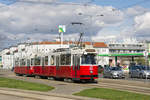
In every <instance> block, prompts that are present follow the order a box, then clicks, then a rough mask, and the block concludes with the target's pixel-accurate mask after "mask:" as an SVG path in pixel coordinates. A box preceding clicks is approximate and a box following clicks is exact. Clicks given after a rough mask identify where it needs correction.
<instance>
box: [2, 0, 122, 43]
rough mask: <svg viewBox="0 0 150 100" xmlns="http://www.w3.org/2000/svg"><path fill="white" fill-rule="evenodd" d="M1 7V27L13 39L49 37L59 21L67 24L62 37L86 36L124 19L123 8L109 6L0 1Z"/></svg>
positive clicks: (53, 33) (53, 34)
mask: <svg viewBox="0 0 150 100" xmlns="http://www.w3.org/2000/svg"><path fill="white" fill-rule="evenodd" d="M30 1H39V0H30ZM40 1H41V2H47V1H46V0H45V1H44V0H40ZM50 1H53V0H50ZM50 1H49V2H50ZM0 7H2V9H0V22H1V23H0V27H1V30H2V31H3V33H5V34H7V35H6V37H7V39H9V40H12V41H14V39H15V40H18V41H20V40H21V39H22V40H24V39H27V38H28V37H30V38H31V39H32V38H33V40H34V39H37V40H40V39H41V40H46V39H47V40H50V38H53V37H56V36H57V35H58V26H59V25H62V24H64V25H66V30H67V32H66V33H65V34H66V37H65V38H67V36H70V35H72V34H74V36H76V35H78V33H80V32H84V33H85V36H86V37H89V36H91V35H90V34H92V35H93V36H95V35H96V34H97V33H98V32H99V31H100V30H101V29H103V28H104V27H107V26H114V25H117V24H119V23H121V22H122V21H123V19H124V14H123V12H121V11H119V10H116V11H112V9H114V8H113V7H111V6H107V7H102V6H97V5H89V6H82V5H64V4H63V5H55V4H52V5H51V4H45V3H44V4H43V3H23V2H17V3H15V4H12V5H9V6H8V5H3V4H0ZM116 13H117V14H116ZM72 22H81V23H83V25H73V24H71V23H72ZM75 34H76V35H75ZM76 38H77V37H76Z"/></svg>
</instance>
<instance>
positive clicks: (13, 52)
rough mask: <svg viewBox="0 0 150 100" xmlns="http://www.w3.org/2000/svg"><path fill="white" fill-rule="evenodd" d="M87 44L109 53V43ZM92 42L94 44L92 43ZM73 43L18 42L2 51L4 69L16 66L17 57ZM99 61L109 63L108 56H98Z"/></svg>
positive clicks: (99, 62)
mask: <svg viewBox="0 0 150 100" xmlns="http://www.w3.org/2000/svg"><path fill="white" fill-rule="evenodd" d="M83 44H85V46H88V47H90V46H91V47H94V48H95V49H96V51H97V53H98V54H106V53H107V54H108V53H109V49H108V47H107V45H106V44H105V43H103V42H94V43H90V42H84V43H83ZM91 44H92V45H91ZM71 45H76V43H73V42H63V45H61V43H60V42H36V43H22V44H18V45H17V46H16V47H10V48H8V49H4V50H2V51H1V57H2V66H3V68H4V69H11V68H13V66H14V62H15V59H17V58H25V57H26V58H28V57H31V56H35V55H45V54H48V53H49V52H51V51H52V50H56V49H58V48H69V47H70V46H71ZM97 63H98V64H99V65H102V66H103V65H108V63H109V58H108V57H99V56H97Z"/></svg>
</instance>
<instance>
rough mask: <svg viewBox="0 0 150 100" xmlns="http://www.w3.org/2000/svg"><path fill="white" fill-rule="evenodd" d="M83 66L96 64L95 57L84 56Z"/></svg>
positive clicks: (90, 55)
mask: <svg viewBox="0 0 150 100" xmlns="http://www.w3.org/2000/svg"><path fill="white" fill-rule="evenodd" d="M81 64H96V60H95V55H92V54H88V55H82V62H81Z"/></svg>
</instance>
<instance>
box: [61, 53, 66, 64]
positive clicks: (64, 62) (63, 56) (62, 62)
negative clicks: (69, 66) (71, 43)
mask: <svg viewBox="0 0 150 100" xmlns="http://www.w3.org/2000/svg"><path fill="white" fill-rule="evenodd" d="M60 59H61V65H66V55H61V56H60Z"/></svg>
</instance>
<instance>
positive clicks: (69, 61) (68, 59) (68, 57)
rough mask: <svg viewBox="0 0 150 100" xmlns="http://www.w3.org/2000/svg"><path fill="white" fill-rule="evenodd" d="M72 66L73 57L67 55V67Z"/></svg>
mask: <svg viewBox="0 0 150 100" xmlns="http://www.w3.org/2000/svg"><path fill="white" fill-rule="evenodd" d="M70 64H71V55H70V54H68V55H66V65H70Z"/></svg>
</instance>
